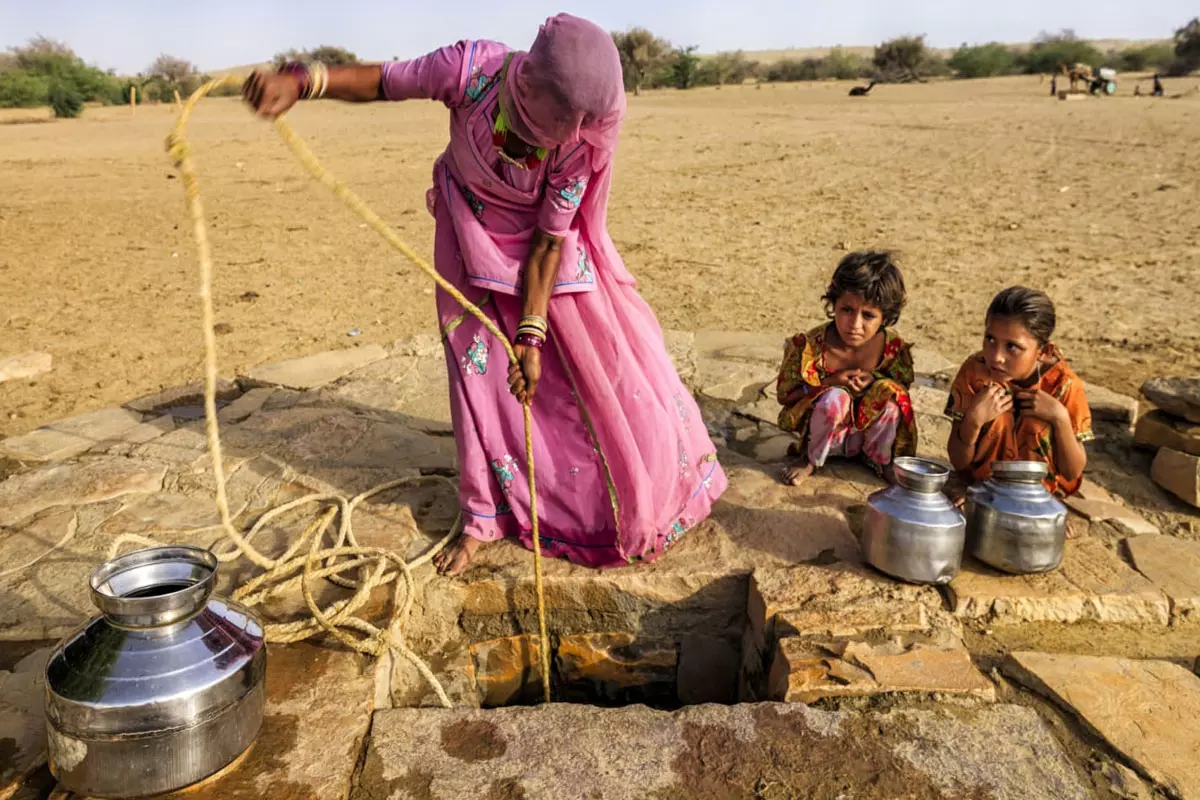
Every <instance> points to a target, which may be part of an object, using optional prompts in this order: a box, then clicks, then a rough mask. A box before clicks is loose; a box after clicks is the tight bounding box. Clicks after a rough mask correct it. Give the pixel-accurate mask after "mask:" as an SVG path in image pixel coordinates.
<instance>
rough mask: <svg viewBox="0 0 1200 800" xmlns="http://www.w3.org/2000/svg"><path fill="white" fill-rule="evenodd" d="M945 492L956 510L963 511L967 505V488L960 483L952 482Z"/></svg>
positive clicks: (947, 485)
mask: <svg viewBox="0 0 1200 800" xmlns="http://www.w3.org/2000/svg"><path fill="white" fill-rule="evenodd" d="M944 491H945V494H946V497H948V498H949V499H950V502H951V503H953V504H954V507H955V508H958V509H961V508H962V507H963V506H965V505H966V504H967V487H966V486H963V485H962V484H961V483H959V482H958V481H950V482H949V483H948V484H946V488H945V490H944Z"/></svg>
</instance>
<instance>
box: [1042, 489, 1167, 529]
mask: <svg viewBox="0 0 1200 800" xmlns="http://www.w3.org/2000/svg"><path fill="white" fill-rule="evenodd" d="M1064 502H1065V503H1066V504H1067V506H1068V507H1069V508H1070V509H1071V510H1072V511H1074V512H1075V513H1076V514H1079V515H1080V516H1082V517H1083V518H1085V519H1087V520H1088V521H1090V522H1111V523H1113V525H1115V526H1116V527H1117V529H1118V530H1120V531H1122V532H1124V533H1127V534H1128V535H1130V536H1145V535H1149V534H1155V533H1158V532H1159V530H1158V527H1157V526H1156V525H1154V524H1153V523H1151V522H1149V521H1148V520H1146V518H1145V517H1143V516H1142V515H1141V514H1138V513H1137V512H1136V511H1134V510H1133V509H1131V508H1129V506H1123V505H1121V504H1120V503H1117V502H1114V501H1108V500H1089V499H1086V498H1082V497H1077V496H1076V497H1068V498H1066V499H1065V500H1064Z"/></svg>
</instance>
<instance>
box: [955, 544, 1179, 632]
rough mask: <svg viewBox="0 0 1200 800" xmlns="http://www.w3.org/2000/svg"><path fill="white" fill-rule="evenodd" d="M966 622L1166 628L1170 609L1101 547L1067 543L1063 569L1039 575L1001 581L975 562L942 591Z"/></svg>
mask: <svg viewBox="0 0 1200 800" xmlns="http://www.w3.org/2000/svg"><path fill="white" fill-rule="evenodd" d="M946 591H947V594H948V596H949V597H950V601H951V606H952V607H953V609H954V613H955V614H956V615H958V616H959V617H962V618H965V619H985V620H994V621H995V622H998V623H1020V622H1081V621H1097V622H1115V623H1128V624H1138V623H1141V624H1148V625H1166V624H1168V622H1169V621H1170V603H1169V601H1168V600H1167V597H1166V595H1164V594H1163V593H1162V592H1161V591H1160V590H1159V589H1158V588H1157V587H1155V586H1154V584H1152V583H1151V582H1150V581H1148V580H1147V579H1146V578H1145V577H1143V576H1142V575H1140V574H1139V573H1138V572H1136V571H1135V570H1134V569H1133V568H1132V567H1130V566H1129V565H1127V564H1126V563H1125V562H1124V561H1122V560H1121V558H1120V557H1119V556H1118V555H1117V554H1116V553H1114V552H1112V551H1111V550H1109V549H1108V548H1106V547H1105V546H1104V544H1103V543H1102V542H1100V541H1097V540H1095V539H1091V538H1087V537H1084V538H1080V539H1072V540H1068V541H1067V543H1066V551H1065V555H1064V558H1063V564H1062V566H1061V567H1059V568H1058V569H1057V570H1054V571H1053V572H1048V573H1043V574H1040V575H1005V574H1002V573H1000V572H996V571H994V570H992V569H990V568H988V567H986V566H984V565H983V564H980V563H979V562H977V561H975V560H974V559H970V558H968V559H966V560H965V561H964V563H963V568H962V571H960V572H959V573H958V575H957V576H956V577H955V578H954V580H953V581H952V582H951V583H950V585H949V586H948V587H947V589H946Z"/></svg>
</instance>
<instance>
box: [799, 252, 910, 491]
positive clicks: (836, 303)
mask: <svg viewBox="0 0 1200 800" xmlns="http://www.w3.org/2000/svg"><path fill="white" fill-rule="evenodd" d="M905 299H906V294H905V291H904V278H903V276H901V274H900V270H899V268H898V267H897V266H896V264H895V262H894V261H893V260H892V256H891V254H890V253H886V252H865V253H851V254H850V255H848V256H846V257H845V258H844V259H842V262H841V263H840V264H838V267H837V270H836V271H835V272H834V273H833V280H832V281H831V282H830V284H829V288H828V290H827V291H826V292H825V297H824V301H825V311H826V314H827V315H828V316H829V317H831V318H832V320H833V321H832V322H829V323H826V324H824V325H821V326H819V327H817V328H814V329H813V330H811V331H809V332H808V333H800V334H797V335H795V336H793V337H792V339H791V340H790V341H789V342H788V343H787V345H786V347H785V350H784V357H783V364H782V366H781V367H780V369H779V378H778V380H777V382H776V396H777V399H778V400H779V403H780V405H782V406H783V410H782V411H780V413H779V427H781V428H783V429H784V430H785V431H792V432H794V433H796V434H798V435H799V437H800V441H799V442H797V443H796V444H794V445H792V448H791V452H792V454H793V455H795V456H796V458H795V460H794V461H793V462H792V463H789V464H788V465H787V466H785V467H784V470H783V476H782V477H783V480H784V482H785V483H790V484H792V485H796V484H798V483H799V482H800V481H802V480H803V479H804V478H805V477H807V476H809V475H811V474H812V473H813V472H814V471H815V470H816V469H817V468H819V467H821V466H823V465H824V464H825V460H826V459H827V458H828V457H829V456H831V455H841V456H845V457H847V458H853V457H855V456H859V455H861V456H863V458H864V459H865V460H866V462H867V464H868V465H870V466H871V467H872V468H873V469H875V470H876V471H877V472H879V473H880V474H883V475H885V476H888V475H890V467H891V463H892V458H893V457H895V456H903V455H912V454H913V453H915V452H916V448H917V427H916V421H915V418H914V417H913V410H912V402H911V400H910V399H909V396H908V389H909V387H910V386H912V382H913V362H912V353H911V350H910V347H909V345H908V344H906V343H905V341H904V340H903V339H901V338H900V337H899V336H898V335H897V334H896V333H895V332H894V331H893V330H892V329H891V328H892V326H893V325H895V324H896V322H897V321H899V319H900V309H901V308H903V306H904V302H905Z"/></svg>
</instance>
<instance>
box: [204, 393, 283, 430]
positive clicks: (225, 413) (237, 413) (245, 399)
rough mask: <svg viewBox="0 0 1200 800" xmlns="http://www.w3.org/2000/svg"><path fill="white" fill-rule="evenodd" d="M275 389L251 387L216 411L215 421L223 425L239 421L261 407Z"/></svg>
mask: <svg viewBox="0 0 1200 800" xmlns="http://www.w3.org/2000/svg"><path fill="white" fill-rule="evenodd" d="M275 392H276V389H275V388H274V387H271V386H264V387H261V388H258V389H251V390H250V391H248V392H246V393H245V394H244V395H242V396H241V397H239V398H237V399H236V400H233V401H232V402H230V403H229V404H228V405H227V406H225V407H223V408H222V409H220V410H219V411H218V412H217V422H220V423H222V424H225V425H231V424H233V423H236V422H241V421H242V420H244V419H246V417H248V416H250V415H251V414H253V413H254V412H256V411H258V410H259V409H261V408H262V407H263V404H264V403H266V402H267V400H269V399H270V398H271V395H273V394H275Z"/></svg>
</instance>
